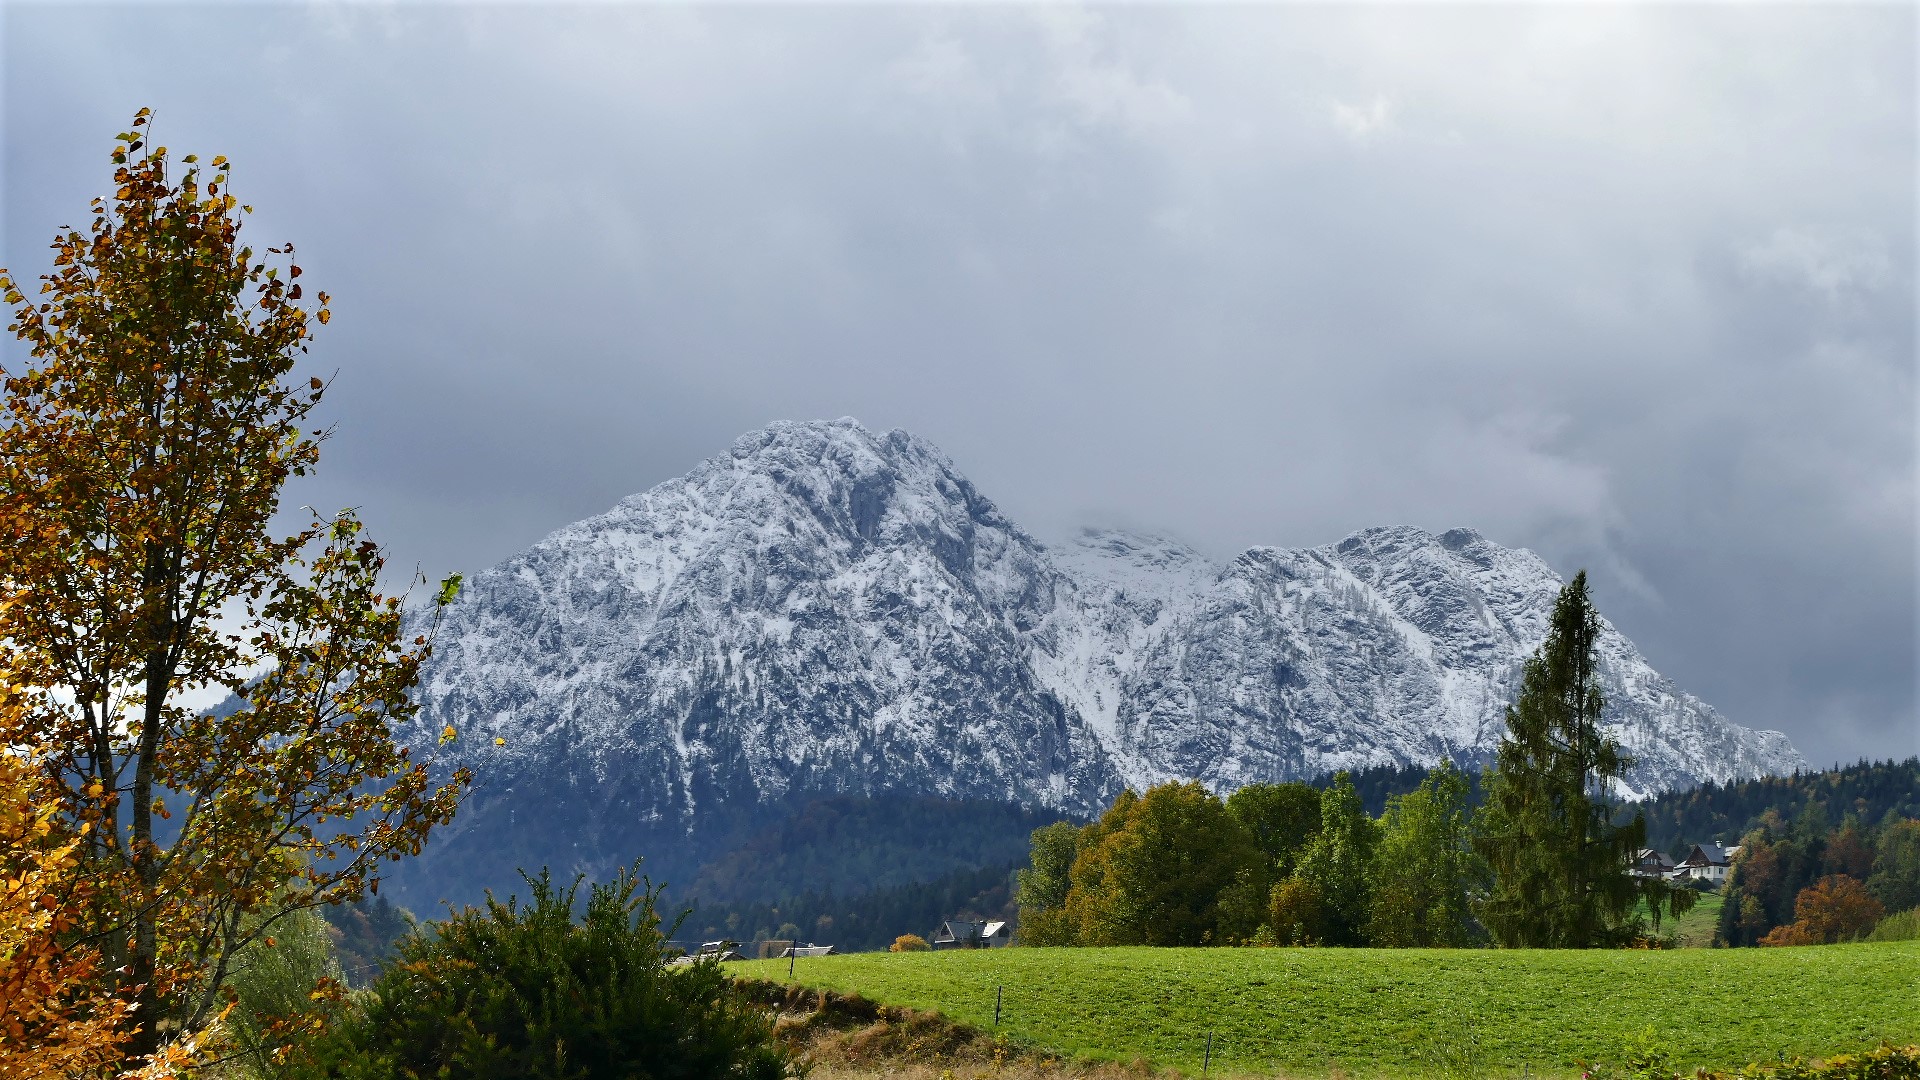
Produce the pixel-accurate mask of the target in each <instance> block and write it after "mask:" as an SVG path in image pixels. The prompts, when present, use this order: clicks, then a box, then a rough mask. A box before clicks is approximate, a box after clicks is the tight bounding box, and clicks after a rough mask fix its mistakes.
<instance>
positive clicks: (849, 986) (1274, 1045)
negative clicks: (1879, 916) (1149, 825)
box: [729, 942, 1920, 1077]
mask: <svg viewBox="0 0 1920 1080" xmlns="http://www.w3.org/2000/svg"><path fill="white" fill-rule="evenodd" d="M729 968H730V970H732V971H734V972H735V973H737V974H740V975H743V976H756V977H760V978H768V979H777V980H785V979H786V977H787V963H786V961H752V962H747V963H742V964H738V965H729ZM794 981H797V982H800V983H803V984H806V985H809V986H819V987H826V988H830V989H834V990H839V991H842V992H856V991H857V992H859V993H861V994H863V995H865V996H867V997H869V998H872V999H874V1000H877V1001H882V1002H886V1003H889V1004H897V1005H909V1006H913V1007H916V1008H923V1009H938V1010H939V1011H940V1012H942V1013H944V1014H945V1015H947V1016H948V1017H950V1018H952V1019H954V1020H959V1021H962V1022H965V1023H970V1024H974V1025H978V1026H980V1027H989V1028H990V1027H992V1025H993V1007H994V989H995V987H1004V1001H1005V1006H1004V1009H1003V1012H1002V1015H1001V1022H1000V1026H999V1030H1000V1031H1002V1032H1005V1033H1006V1034H1007V1035H1008V1036H1009V1037H1010V1038H1012V1039H1014V1040H1017V1041H1019V1042H1022V1043H1025V1044H1028V1045H1031V1046H1036V1047H1043V1048H1046V1049H1050V1050H1056V1051H1060V1052H1062V1053H1067V1054H1075V1055H1080V1056H1086V1057H1092V1058H1112V1059H1118V1060H1123V1061H1125V1060H1131V1059H1133V1058H1136V1057H1139V1058H1145V1059H1146V1060H1148V1061H1151V1062H1153V1063H1155V1064H1158V1065H1170V1066H1178V1067H1180V1068H1182V1069H1185V1070H1187V1071H1190V1072H1194V1071H1198V1069H1199V1067H1200V1065H1201V1058H1202V1053H1203V1048H1204V1046H1205V1043H1206V1038H1207V1033H1208V1032H1209V1031H1211V1032H1213V1038H1214V1042H1213V1061H1212V1065H1213V1069H1214V1071H1215V1072H1216V1073H1218V1072H1221V1071H1223V1070H1224V1071H1227V1072H1239V1073H1255V1072H1259V1073H1273V1072H1283V1073H1285V1074H1288V1075H1300V1076H1328V1075H1332V1074H1333V1073H1334V1072H1335V1070H1336V1069H1337V1070H1338V1071H1339V1072H1342V1073H1345V1074H1346V1075H1349V1076H1355V1077H1399V1076H1449V1075H1451V1076H1507V1075H1512V1076H1519V1075H1521V1072H1522V1069H1523V1067H1524V1068H1525V1069H1526V1070H1527V1071H1528V1072H1530V1073H1531V1074H1532V1075H1535V1076H1539V1075H1549V1076H1552V1075H1567V1074H1573V1075H1577V1072H1578V1069H1577V1065H1578V1063H1579V1062H1581V1061H1594V1060H1603V1061H1615V1062H1617V1061H1619V1060H1620V1059H1621V1058H1622V1056H1623V1051H1624V1050H1625V1048H1626V1047H1627V1046H1628V1045H1629V1044H1630V1043H1631V1042H1632V1041H1633V1040H1634V1039H1635V1038H1636V1037H1638V1036H1640V1035H1641V1034H1642V1033H1643V1032H1645V1031H1647V1030H1648V1029H1651V1031H1652V1033H1653V1036H1654V1038H1655V1040H1656V1043H1657V1044H1658V1045H1659V1046H1661V1047H1662V1048H1664V1049H1666V1050H1667V1051H1669V1052H1670V1053H1672V1054H1673V1055H1674V1063H1675V1064H1676V1065H1680V1066H1684V1067H1686V1068H1687V1069H1688V1070H1691V1069H1692V1068H1694V1067H1696V1066H1707V1067H1726V1066H1734V1065H1740V1064H1744V1063H1746V1062H1749V1061H1756V1060H1762V1059H1771V1058H1774V1057H1775V1056H1776V1055H1777V1054H1781V1053H1784V1054H1786V1055H1787V1056H1789V1057H1791V1056H1795V1055H1800V1056H1809V1057H1812V1056H1823V1055H1830V1054H1834V1053H1838V1052H1841V1051H1844V1050H1850V1049H1860V1048H1864V1047H1867V1046H1871V1045H1873V1044H1874V1043H1876V1042H1878V1041H1879V1040H1881V1039H1890V1040H1893V1041H1896V1042H1913V1041H1916V1040H1920V942H1901V943H1896V944H1881V945H1832V946H1826V947H1820V948H1802V949H1737V950H1736V949H1678V950H1671V951H1664V952H1640V951H1600V950H1595V951H1567V952H1559V951H1553V952H1549V951H1531V950H1498V949H1468V950H1455V951H1445V950H1413V949H1408V950H1384V949H995V950H982V951H962V952H944V953H861V954H855V955H851V956H830V957H814V958H806V959H802V960H799V961H798V962H797V966H796V970H795V980H794Z"/></svg>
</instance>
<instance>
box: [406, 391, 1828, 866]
mask: <svg viewBox="0 0 1920 1080" xmlns="http://www.w3.org/2000/svg"><path fill="white" fill-rule="evenodd" d="M1560 585H1561V582H1560V579H1559V577H1558V575H1557V574H1555V573H1554V572H1553V570H1552V568H1551V567H1549V566H1548V565H1547V564H1546V563H1545V562H1544V561H1543V560H1541V559H1540V558H1539V557H1538V556H1537V555H1534V554H1533V553H1531V552H1527V551H1524V550H1511V549H1507V548H1502V547H1500V546H1498V545H1495V544H1493V543H1491V542H1490V541H1488V540H1486V539H1485V538H1484V537H1482V536H1481V535H1480V534H1478V533H1476V532H1473V531H1472V530H1468V529H1455V530H1452V531H1449V532H1446V533H1443V534H1439V535H1435V534H1432V533H1428V532H1425V531H1423V530H1420V529H1416V528H1412V527H1408V526H1394V527H1382V528H1376V529H1368V530H1362V531H1361V532H1358V533H1355V534H1353V535H1352V536H1349V537H1346V538H1344V539H1342V540H1340V541H1338V542H1336V543H1334V544H1328V545H1322V546H1320V547H1315V548H1307V549H1286V548H1277V547H1256V548H1250V549H1248V550H1246V551H1244V552H1241V553H1239V554H1238V555H1236V556H1235V557H1234V558H1233V559H1231V560H1228V561H1226V562H1216V561H1214V560H1211V559H1208V558H1206V557H1205V556H1203V555H1201V554H1200V553H1199V552H1197V551H1194V550H1193V549H1192V548H1190V547H1188V546H1186V545H1184V544H1181V543H1179V542H1178V541H1174V540H1171V539H1168V538H1166V537H1157V536H1143V535H1140V534H1134V533H1124V532H1118V531H1114V530H1096V531H1087V532H1083V533H1081V534H1080V535H1079V536H1076V537H1074V538H1072V539H1070V540H1068V541H1065V542H1063V543H1059V544H1046V543H1042V542H1041V541H1039V540H1037V539H1035V538H1034V537H1033V536H1031V535H1030V534H1028V533H1027V532H1026V531H1025V530H1023V529H1022V528H1020V526H1018V525H1017V524H1016V523H1014V522H1013V521H1011V520H1010V519H1008V518H1007V517H1006V516H1005V515H1004V514H1003V513H1001V511H1000V510H999V509H998V507H996V506H995V505H994V504H993V503H992V502H991V500H989V499H987V498H986V497H985V496H984V495H983V494H982V493H981V492H979V491H978V490H977V489H976V488H975V487H974V485H973V484H972V483H971V482H970V481H969V480H967V478H966V477H965V476H964V475H962V474H961V473H960V471H959V470H958V468H957V467H956V466H955V465H954V464H953V462H952V461H951V460H949V459H948V458H947V457H946V455H945V454H943V453H942V452H941V451H940V450H939V449H938V448H937V447H934V446H933V445H932V444H931V443H928V442H927V441H926V440H924V439H921V438H919V437H917V436H914V435H911V434H909V433H907V432H904V431H898V430H895V431H890V432H885V433H876V432H872V431H869V430H868V429H866V428H864V427H862V426H861V425H859V423H858V422H857V421H853V420H852V419H850V418H843V419H841V420H836V421H815V422H806V423H794V422H782V423H776V424H773V425H770V426H769V427H767V428H765V429H762V430H759V431H755V432H749V433H747V434H745V435H743V436H741V437H740V438H739V439H736V440H735V441H734V443H733V445H732V446H731V447H730V449H729V450H728V452H727V453H726V454H723V455H719V456H716V457H713V458H709V459H707V460H706V461H703V462H701V463H700V464H699V465H697V466H696V467H695V468H694V469H693V470H691V471H690V472H688V473H687V474H686V475H685V476H682V477H679V478H676V479H673V480H669V481H667V482H665V483H663V484H660V485H656V486H655V487H653V488H651V489H649V490H647V491H644V492H640V493H637V494H635V495H632V496H629V497H628V498H625V499H622V500H621V501H620V502H619V503H617V504H615V506H614V507H612V508H611V509H609V510H608V511H607V512H606V513H604V514H600V515H596V516H595V517H592V518H588V519H585V520H583V521H580V522H576V523H574V524H572V525H568V526H565V527H563V528H561V529H559V530H556V531H555V532H554V533H553V534H551V535H549V536H548V537H546V538H545V539H543V540H541V541H540V542H539V543H537V544H535V545H534V546H533V547H531V548H529V549H528V550H527V551H526V552H523V553H521V554H520V555H517V556H514V557H513V558H510V559H507V560H505V561H503V562H502V563H500V564H499V565H497V566H495V567H493V568H491V569H489V570H487V571H484V572H482V573H480V574H477V575H475V576H474V577H473V579H472V580H471V583H470V584H469V586H468V588H467V590H466V591H465V592H463V594H462V595H461V597H460V598H459V599H458V600H457V601H456V602H455V603H454V604H453V605H452V606H451V607H450V608H448V609H447V611H446V612H445V615H444V622H443V624H442V626H441V629H440V637H439V640H438V642H437V645H436V653H435V656H434V657H433V659H432V660H431V661H430V662H429V664H428V666H427V667H426V669H425V670H424V672H423V678H422V683H421V700H422V703H423V707H422V709H421V712H420V715H419V718H418V720H417V727H416V728H415V729H413V730H412V731H411V732H410V733H409V737H410V738H411V739H412V740H413V741H416V742H419V743H421V744H422V745H425V746H431V745H433V741H434V737H435V735H436V734H437V733H438V732H439V730H440V729H441V727H442V726H443V725H447V724H451V725H454V726H455V727H456V728H458V729H459V730H460V731H461V732H462V733H463V737H462V739H461V740H460V742H459V743H458V744H457V746H456V748H455V754H454V757H455V758H456V759H458V760H460V761H461V762H462V763H465V764H470V765H472V766H473V767H474V768H475V771H476V774H477V775H478V776H480V777H481V779H480V781H479V783H478V784H477V785H476V790H475V792H474V795H473V797H472V799H470V804H469V806H468V807H467V808H466V809H465V810H463V812H462V815H461V819H460V820H459V821H457V822H456V824H455V826H454V827H453V828H452V829H451V830H449V833H450V837H451V842H448V843H437V844H436V845H435V848H431V849H429V856H428V858H427V860H426V865H424V866H423V868H422V874H423V875H424V876H425V878H427V879H429V880H431V879H432V875H433V873H434V872H435V871H434V866H433V864H441V868H442V869H443V870H444V869H446V868H447V864H448V863H449V862H450V861H458V860H462V859H464V860H467V861H468V862H470V863H473V864H474V865H475V866H478V865H481V864H491V863H493V862H495V861H497V860H498V858H499V857H500V856H501V855H502V854H503V853H504V852H508V851H524V852H527V853H532V852H535V851H545V852H546V854H547V855H549V856H550V857H549V858H547V859H545V860H544V861H547V862H555V861H558V862H561V863H566V862H568V861H569V860H571V862H572V865H574V866H576V867H578V868H581V869H583V870H587V871H589V872H598V871H603V870H605V869H606V868H608V866H610V865H612V864H613V863H618V862H622V861H628V860H629V859H630V855H628V856H626V857H625V858H623V857H621V854H620V853H623V852H629V851H633V852H635V853H638V850H652V851H657V852H665V853H667V862H668V864H670V865H674V866H676V867H681V866H684V867H686V868H691V867H694V866H696V865H697V862H696V861H694V860H697V857H698V853H699V851H701V850H703V849H709V848H713V847H714V846H716V845H718V846H724V845H725V844H727V843H731V842H734V841H735V840H737V839H738V838H739V837H740V836H741V835H744V834H745V833H746V832H748V831H751V830H752V829H754V828H757V827H760V826H763V825H764V824H765V823H766V821H768V820H769V817H770V815H776V814H778V813H783V812H790V811H791V810H792V808H794V807H796V806H799V805H802V804H804V803H805V802H806V801H808V800H810V799H815V798H822V797H830V796H836V795H902V794H913V795H931V796H938V797H941V798H950V799H968V800H990V801H991V800H998V801H1004V802H1008V803H1014V804H1018V805H1020V806H1024V807H1029V808H1043V809H1047V810H1052V811H1057V812H1061V813H1070V814H1078V815H1085V814H1089V813H1092V812H1095V811H1097V810H1098V808H1099V807H1101V806H1103V805H1105V803H1106V802H1107V801H1109V800H1110V799H1111V797H1112V796H1113V795H1114V794H1115V793H1117V791H1118V790H1119V789H1120V788H1121V787H1123V786H1134V787H1141V786H1145V785H1147V784H1151V783H1155V782H1159V781H1161V780H1166V779H1199V780H1201V781H1202V782H1204V783H1206V784H1208V785H1209V786H1210V787H1213V788H1215V789H1217V790H1223V791H1224V790H1228V789H1230V788H1233V787H1237V786H1240V785H1242V784H1244V783H1248V782H1253V781H1261V780H1283V779H1294V778H1303V777H1308V776H1312V775H1317V774H1320V773H1324V772H1327V771H1330V770H1331V769H1334V768H1342V767H1363V766H1370V765H1372V766H1378V765H1388V764H1409V765H1410V764H1430V763H1432V762H1433V761H1435V760H1438V759H1439V758H1441V757H1455V758H1465V759H1478V758H1480V757H1483V756H1484V755H1485V753H1486V752H1488V751H1489V750H1490V748H1491V745H1492V743H1493V741H1494V740H1496V739H1497V737H1498V734H1499V731H1500V730H1501V727H1502V724H1503V720H1502V715H1503V712H1502V710H1503V708H1504V705H1505V702H1506V701H1507V700H1508V699H1510V697H1511V692H1512V690H1513V689H1514V687H1515V686H1516V685H1517V683H1516V681H1515V680H1516V679H1517V676H1518V671H1519V666H1520V663H1521V662H1522V661H1523V660H1524V657H1525V655H1526V654H1527V653H1528V652H1530V651H1531V650H1532V649H1533V648H1534V647H1535V646H1536V645H1537V644H1538V642H1539V640H1540V639H1541V638H1542V637H1544V634H1545V627H1546V618H1547V615H1548V613H1549V612H1550V611H1551V606H1552V600H1553V597H1554V596H1555V595H1556V594H1557V592H1558V590H1559V588H1560ZM1602 669H1603V677H1604V678H1605V680H1606V685H1607V692H1608V696H1609V698H1610V705H1609V712H1608V714H1607V721H1608V723H1609V726H1610V728H1611V729H1612V730H1613V732H1614V734H1615V735H1616V737H1617V738H1620V740H1621V741H1622V742H1623V744H1625V745H1626V747H1627V749H1628V750H1629V751H1630V752H1633V753H1635V754H1636V756H1637V757H1638V758H1640V764H1639V765H1638V766H1636V770H1635V772H1634V773H1633V774H1632V776H1631V777H1630V780H1631V782H1632V784H1633V787H1634V790H1635V791H1636V792H1639V793H1646V792H1651V791H1656V790H1663V789H1666V788H1670V787H1675V786H1683V785H1685V784H1689V783H1694V782H1698V781H1700V780H1707V779H1712V780H1726V779H1732V778H1735V777H1739V776H1747V775H1757V774H1760V773H1764V772H1777V771H1787V770H1791V769H1792V768H1795V767H1799V766H1802V765H1804V762H1803V761H1801V759H1800V758H1799V755H1798V754H1797V752H1795V751H1794V750H1793V748H1792V746H1791V745H1790V744H1789V743H1788V742H1787V740H1786V738H1785V736H1783V735H1780V734H1779V733H1778V732H1755V731H1750V730H1748V729H1745V728H1741V727H1739V726H1737V725H1734V724H1732V723H1731V722H1729V721H1727V720H1726V719H1725V718H1724V717H1721V716H1720V715H1719V714H1718V713H1717V712H1715V711H1714V710H1713V709H1712V708H1711V707H1710V706H1707V705H1706V704H1705V703H1704V702H1700V701H1699V700H1698V699H1696V698H1693V697H1692V696H1691V695H1687V694H1685V693H1684V692H1682V691H1680V690H1679V689H1678V688H1676V687H1674V686H1673V685H1672V683H1671V682H1670V681H1669V680H1666V679H1665V678H1664V677H1663V676H1661V675H1659V673H1658V672H1656V671H1654V670H1653V668H1652V667H1651V665H1649V664H1647V663H1646V661H1645V659H1644V658H1643V657H1641V656H1640V655H1639V653H1638V651H1637V650H1635V649H1634V648H1633V646H1632V644H1631V642H1628V641H1627V640H1626V639H1625V638H1624V637H1623V636H1622V635H1620V634H1619V633H1618V632H1617V631H1616V630H1614V629H1613V628H1612V626H1611V625H1606V626H1605V627H1604V628H1603V637H1602ZM496 737H497V738H502V739H505V740H506V745H505V747H504V748H501V747H496V746H494V745H493V740H494V739H495V738H496ZM523 810H524V811H525V812H527V813H529V814H532V815H534V817H535V820H536V822H537V825H536V826H534V827H533V831H531V832H528V831H527V830H526V829H525V828H522V827H521V823H520V821H519V815H520V814H521V813H522V811H523ZM502 819H504V821H503V820H502ZM489 835H492V836H493V837H495V838H496V839H499V840H500V842H498V843H496V844H494V845H493V848H492V849H491V850H490V849H489V848H488V842H487V837H488V836H489ZM516 837H517V839H516ZM542 837H546V838H547V839H542ZM501 838H504V839H501ZM562 840H564V841H565V843H557V842H558V841H562ZM568 845H572V846H568ZM436 851H438V852H439V853H440V855H439V857H437V858H436V857H435V854H436ZM676 860H679V861H678V862H676ZM467 869H471V867H469V868H467ZM462 872H465V871H464V870H463V871H462ZM476 872H477V871H476ZM687 876H690V875H686V874H683V879H684V878H685V877H687Z"/></svg>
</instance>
